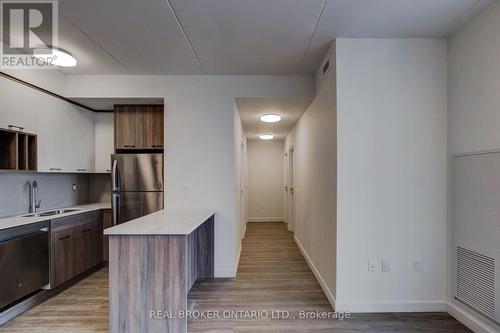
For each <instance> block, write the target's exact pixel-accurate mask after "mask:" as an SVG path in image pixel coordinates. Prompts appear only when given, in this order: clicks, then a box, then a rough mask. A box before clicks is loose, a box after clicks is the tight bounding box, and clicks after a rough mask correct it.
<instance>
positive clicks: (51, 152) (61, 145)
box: [37, 92, 71, 172]
mask: <svg viewBox="0 0 500 333" xmlns="http://www.w3.org/2000/svg"><path fill="white" fill-rule="evenodd" d="M37 101H38V107H39V109H38V171H40V172H70V170H69V169H70V156H69V155H68V153H69V151H68V144H67V134H66V133H67V132H69V131H68V130H67V128H66V127H67V126H68V124H70V111H71V110H69V109H68V103H67V102H65V101H63V100H61V99H59V98H56V97H53V96H50V95H47V94H45V93H42V92H38V93H37Z"/></svg>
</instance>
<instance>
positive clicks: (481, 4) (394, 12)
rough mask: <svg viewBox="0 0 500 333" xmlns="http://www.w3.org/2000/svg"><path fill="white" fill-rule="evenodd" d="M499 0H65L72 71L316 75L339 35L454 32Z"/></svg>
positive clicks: (64, 32) (63, 24) (64, 39)
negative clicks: (73, 62)
mask: <svg viewBox="0 0 500 333" xmlns="http://www.w3.org/2000/svg"><path fill="white" fill-rule="evenodd" d="M492 2H494V0H147V1H138V0H104V1H103V0H85V1H76V0H59V13H60V23H59V24H60V29H59V30H60V32H59V39H60V42H59V46H60V47H61V48H63V49H66V50H67V51H69V52H71V53H72V54H74V55H75V56H76V57H77V59H78V61H79V65H78V67H76V68H72V69H62V70H61V71H62V72H64V73H71V74H185V75H193V74H299V73H303V74H312V73H314V72H315V70H316V69H317V67H318V66H319V64H320V61H321V58H322V57H323V55H324V53H325V51H326V50H327V48H328V46H329V44H330V43H331V42H332V40H334V39H335V38H341V37H345V38H357V37H366V38H374V37H377V38H379V37H387V38H394V37H401V38H403V37H446V36H448V35H449V34H450V33H451V32H453V31H454V30H455V29H456V28H457V27H459V26H460V25H461V24H463V23H464V22H465V21H466V20H468V19H469V18H471V17H472V16H473V15H475V14H476V13H478V12H479V11H480V10H482V9H483V8H485V7H486V6H487V5H489V4H491V3H492Z"/></svg>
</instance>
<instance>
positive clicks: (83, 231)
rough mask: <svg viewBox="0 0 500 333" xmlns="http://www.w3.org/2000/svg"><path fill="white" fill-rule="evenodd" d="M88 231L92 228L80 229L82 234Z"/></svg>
mask: <svg viewBox="0 0 500 333" xmlns="http://www.w3.org/2000/svg"><path fill="white" fill-rule="evenodd" d="M89 231H92V229H90V228H89V229H85V230H82V234H84V233H86V232H89Z"/></svg>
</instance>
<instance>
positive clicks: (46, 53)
mask: <svg viewBox="0 0 500 333" xmlns="http://www.w3.org/2000/svg"><path fill="white" fill-rule="evenodd" d="M33 54H34V56H35V57H36V58H38V59H43V60H44V61H46V62H47V63H49V64H51V65H55V66H59V67H75V66H76V65H77V63H78V62H77V61H76V58H75V57H73V56H72V55H71V53H69V52H67V51H64V50H62V49H58V48H55V47H53V48H44V49H35V51H34V52H33Z"/></svg>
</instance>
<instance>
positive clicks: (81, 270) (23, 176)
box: [0, 74, 214, 323]
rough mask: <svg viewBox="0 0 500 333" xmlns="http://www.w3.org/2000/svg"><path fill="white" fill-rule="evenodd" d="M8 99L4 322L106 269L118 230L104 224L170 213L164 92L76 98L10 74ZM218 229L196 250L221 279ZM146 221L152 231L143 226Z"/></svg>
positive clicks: (1, 240)
mask: <svg viewBox="0 0 500 333" xmlns="http://www.w3.org/2000/svg"><path fill="white" fill-rule="evenodd" d="M0 95H1V96H0V100H1V101H2V103H3V105H2V113H1V115H0V128H1V129H0V166H1V171H0V172H1V174H0V179H1V181H2V182H3V183H4V185H5V186H2V190H3V191H2V196H5V198H4V200H2V205H3V207H2V213H3V215H4V216H5V215H7V216H8V217H4V218H0V263H1V264H2V265H3V267H10V269H9V271H8V272H7V271H5V270H4V273H3V274H1V275H0V279H1V285H2V286H3V287H2V289H1V291H0V308H1V313H0V322H1V323H5V322H6V321H8V320H10V319H12V318H13V317H15V316H16V315H19V314H20V313H22V312H24V311H26V310H27V309H29V308H31V307H33V306H35V305H36V304H38V303H40V302H43V301H44V300H46V299H48V298H50V297H52V296H53V295H56V294H58V293H60V292H61V291H63V290H65V289H67V288H68V287H69V286H71V285H73V284H75V283H77V282H78V281H80V280H82V279H84V278H86V277H87V276H89V275H90V274H92V273H94V272H96V271H98V270H99V269H103V267H106V266H107V263H108V260H109V248H110V246H109V242H110V241H109V238H110V236H108V235H104V234H103V230H105V229H107V228H110V227H112V226H117V225H120V224H123V223H125V222H128V221H131V220H136V219H137V218H139V217H141V216H144V215H148V214H151V213H154V212H157V211H160V210H162V209H163V205H164V196H163V191H164V185H163V183H164V173H163V169H164V160H165V159H164V135H163V129H164V125H163V124H164V105H163V99H162V98H142V99H139V98H135V99H134V98H106V99H102V98H101V99H99V98H87V99H78V100H77V101H75V100H70V99H67V98H64V97H62V96H60V95H56V94H53V93H50V92H48V91H46V90H44V89H42V88H40V87H37V86H34V85H32V84H29V83H27V82H24V81H21V80H19V79H15V78H13V77H11V76H9V75H6V74H2V75H1V77H0ZM12 96H22V98H19V99H17V98H16V99H13V98H11V97H12ZM167 165H168V164H167ZM15 194H17V195H15ZM16 201H17V202H16ZM26 209H28V210H29V213H25V212H26ZM190 213H191V214H193V213H194V214H196V212H190ZM179 214H180V215H179ZM182 214H183V213H182V212H179V211H178V212H177V214H176V216H174V217H169V218H166V217H165V218H164V220H168V221H170V220H171V219H172V218H173V219H174V221H173V224H172V223H169V226H171V225H174V226H175V222H176V221H178V220H179V219H182ZM207 214H208V215H207ZM213 214H214V212H212V211H209V212H208V213H206V214H205V215H206V216H205V215H203V216H201V217H198V219H201V220H200V221H198V220H196V221H195V223H202V222H204V221H206V220H208V219H210V218H211V216H213ZM210 225H211V226H210V227H209V229H210V230H209V231H208V232H209V235H212V236H211V237H212V238H209V239H207V241H208V243H206V242H205V243H203V242H202V244H201V245H200V246H199V248H197V247H196V246H197V245H196V244H194V245H193V246H195V248H196V251H197V253H198V252H199V253H202V252H203V251H205V248H208V249H211V250H210V251H209V252H210V253H211V256H212V257H211V258H212V259H211V261H210V263H208V262H207V264H209V267H208V268H206V269H208V271H200V272H199V276H206V277H209V276H211V277H213V221H212V222H211V224H210ZM138 226H139V231H140V232H146V234H150V233H151V232H152V231H151V230H150V231H147V230H148V224H147V223H145V222H140V223H139V224H138ZM160 226H161V225H160ZM176 227H178V228H183V227H185V225H184V224H182V223H181V225H176ZM197 227H198V225H196V227H195V228H194V229H193V230H188V232H187V234H190V233H191V232H193V231H194V230H195V229H197ZM129 228H130V226H129ZM115 229H116V228H115ZM110 230H111V231H113V230H114V229H113V228H112V229H110ZM156 232H158V231H156ZM176 232H177V231H175V230H170V231H169V233H176ZM115 233H116V231H115ZM130 233H131V232H130V231H128V232H125V234H126V235H128V234H130ZM132 233H133V232H132ZM162 233H163V234H165V232H162ZM120 234H121V233H120ZM202 234H203V235H204V232H202ZM117 237H119V236H116V235H113V236H111V238H112V239H114V238H117ZM198 239H200V240H201V239H202V238H201V237H198V236H196V240H198ZM210 239H211V241H210ZM211 244H212V245H211ZM111 248H113V247H111ZM116 256H117V258H118V253H117V254H116ZM194 258H195V259H196V256H194ZM116 262H117V263H118V261H116ZM112 267H114V266H112ZM138 267H140V265H139V266H138ZM210 267H211V268H210ZM178 271H182V269H178ZM157 273H162V272H157ZM173 274H176V272H175V271H174V272H173ZM193 274H194V275H193V278H192V282H191V286H192V284H193V283H194V281H196V278H197V276H198V273H197V272H193ZM111 276H112V277H113V274H111ZM112 285H116V286H117V287H119V285H120V284H119V281H116V284H114V283H113V284H112ZM184 294H185V295H184V297H186V295H187V291H185V292H184ZM165 299H168V298H165Z"/></svg>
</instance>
